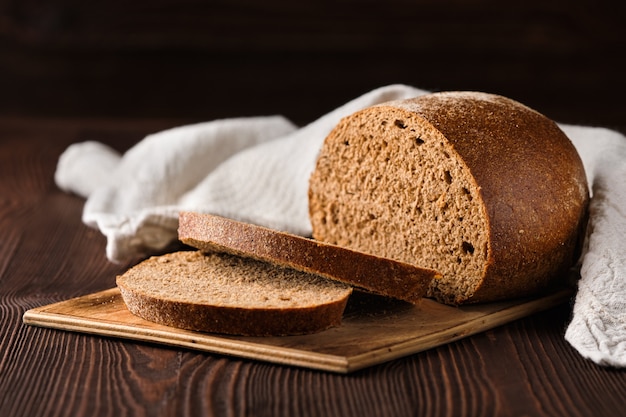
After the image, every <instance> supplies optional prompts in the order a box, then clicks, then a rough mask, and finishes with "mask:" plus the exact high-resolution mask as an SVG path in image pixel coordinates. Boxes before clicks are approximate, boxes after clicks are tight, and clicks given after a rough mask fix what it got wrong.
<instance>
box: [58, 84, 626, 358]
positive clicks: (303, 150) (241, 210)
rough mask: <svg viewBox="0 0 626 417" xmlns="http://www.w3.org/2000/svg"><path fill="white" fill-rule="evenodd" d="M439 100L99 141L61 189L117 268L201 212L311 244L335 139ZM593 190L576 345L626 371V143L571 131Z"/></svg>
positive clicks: (63, 173)
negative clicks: (356, 119) (362, 116)
mask: <svg viewBox="0 0 626 417" xmlns="http://www.w3.org/2000/svg"><path fill="white" fill-rule="evenodd" d="M425 93H427V92H426V91H424V90H420V89H417V88H414V87H411V86H406V85H390V86H386V87H381V88H378V89H375V90H373V91H370V92H369V93H366V94H364V95H362V96H360V97H358V98H356V99H354V100H352V101H350V102H348V103H346V104H344V105H343V106H341V107H339V108H337V109H335V110H333V111H331V112H329V113H327V114H326V115H324V116H322V117H320V118H319V119H318V120H316V121H314V122H312V123H310V124H309V125H307V126H304V127H301V128H298V127H297V126H295V125H294V124H292V123H291V122H290V121H289V120H287V119H285V118H284V117H281V116H267V117H251V118H233V119H224V120H215V121H211V122H206V123H199V124H195V125H187V126H181V127H176V128H173V129H170V130H166V131H162V132H159V133H156V134H153V135H149V136H147V137H146V138H144V139H143V140H142V141H140V142H139V143H138V144H137V145H135V146H134V147H133V148H131V149H130V150H128V151H127V152H126V153H124V155H120V154H118V153H117V152H116V151H114V150H112V149H110V148H108V147H106V146H105V145H102V144H100V143H97V142H85V143H78V144H74V145H72V146H70V147H69V148H68V149H67V150H66V151H65V153H63V154H62V155H61V157H60V159H59V163H58V166H57V171H56V173H55V180H56V183H57V185H58V186H59V187H60V188H61V189H63V190H65V191H67V192H73V193H76V194H78V195H80V196H82V197H85V198H87V201H86V204H85V207H84V210H83V222H84V223H85V224H87V225H89V226H91V227H94V228H97V229H99V230H100V231H101V232H102V233H103V234H104V235H105V236H106V237H107V247H106V254H107V257H108V258H109V259H110V260H111V261H113V262H122V261H128V260H130V259H133V258H135V257H138V256H145V255H148V254H151V253H156V252H159V251H162V250H163V249H165V248H166V247H167V246H168V245H169V244H171V243H172V242H174V241H175V240H176V239H177V227H178V213H179V212H180V211H181V210H193V211H199V212H206V213H213V214H218V215H222V216H226V217H230V218H234V219H237V220H240V221H247V222H251V223H255V224H259V225H263V226H266V227H270V228H273V229H278V230H282V231H286V232H290V233H294V234H299V235H303V236H309V235H310V234H311V225H310V222H309V215H308V197H307V193H308V180H309V176H310V174H311V173H312V171H313V169H314V167H315V162H316V159H317V154H318V151H319V149H320V148H321V146H322V143H323V141H324V138H325V137H326V135H327V134H328V133H329V132H330V130H331V129H332V128H333V127H334V126H335V125H336V124H337V123H338V121H339V120H340V119H341V118H342V117H344V116H347V115H349V114H351V113H353V112H355V111H357V110H359V109H362V108H365V107H368V106H371V105H374V104H378V103H381V102H385V101H390V100H396V99H404V98H410V97H417V96H419V95H422V94H425ZM561 128H562V129H563V130H564V131H565V132H566V134H567V135H568V136H569V137H570V139H571V140H572V142H573V143H574V145H575V146H576V148H577V149H578V151H579V153H580V155H581V157H582V159H583V163H584V164H585V168H586V171H587V175H588V177H589V183H590V184H592V185H593V187H592V192H593V198H592V203H591V212H590V215H591V220H590V224H591V227H590V229H589V233H588V237H587V244H586V248H585V252H584V254H583V256H582V258H581V262H582V267H581V279H580V281H579V290H578V293H577V296H576V301H575V305H574V309H573V318H572V321H571V323H570V324H569V326H568V328H567V332H566V339H567V340H568V342H569V343H570V344H571V345H572V346H574V347H575V348H576V349H577V350H578V351H579V352H580V353H581V355H583V356H584V357H587V358H590V359H591V360H593V361H595V362H596V363H599V364H603V365H613V366H626V318H625V316H624V311H625V309H624V307H625V305H624V304H625V300H626V277H625V276H624V274H625V273H626V259H624V256H623V255H624V251H623V250H622V249H621V247H622V245H621V244H620V241H619V240H620V236H625V235H626V209H624V208H623V207H626V182H625V181H623V178H626V156H625V155H626V138H624V136H622V135H620V134H619V133H617V132H614V131H611V130H607V129H602V128H592V127H582V126H571V125H561Z"/></svg>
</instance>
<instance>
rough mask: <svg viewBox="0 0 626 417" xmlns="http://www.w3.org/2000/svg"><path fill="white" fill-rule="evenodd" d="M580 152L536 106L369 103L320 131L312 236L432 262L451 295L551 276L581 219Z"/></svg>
mask: <svg viewBox="0 0 626 417" xmlns="http://www.w3.org/2000/svg"><path fill="white" fill-rule="evenodd" d="M588 198H589V197H588V188H587V183H586V177H585V172H584V169H583V165H582V162H581V160H580V158H579V156H578V154H577V152H576V150H575V148H574V147H573V145H572V144H571V142H570V141H569V139H568V138H567V137H566V136H565V134H564V133H563V132H562V131H561V130H560V129H559V128H558V126H557V125H556V124H555V123H554V122H553V121H551V120H549V119H548V118H546V117H545V116H543V115H541V114H539V113H537V112H536V111H534V110H532V109H530V108H528V107H526V106H524V105H522V104H520V103H518V102H515V101H513V100H510V99H507V98H504V97H501V96H497V95H492V94H486V93H475V92H444V93H435V94H429V95H425V96H422V97H419V98H416V99H410V100H404V101H394V102H389V103H384V104H381V105H377V106H373V107H370V108H367V109H364V110H362V111H359V112H356V113H355V114H353V115H350V116H348V117H346V118H344V119H343V120H342V121H341V122H340V123H339V124H338V125H337V126H336V127H335V129H334V130H333V131H332V132H331V133H330V134H329V135H328V137H327V138H326V140H325V142H324V145H323V147H322V149H321V152H320V154H319V157H318V161H317V165H316V168H315V171H314V172H313V174H312V176H311V178H310V183H309V209H310V218H311V223H312V227H313V237H314V238H315V239H318V240H320V241H325V242H329V243H332V244H335V245H340V246H345V247H348V248H353V249H355V250H359V251H363V252H366V253H371V254H375V255H378V256H382V257H387V258H392V259H397V260H399V261H402V262H407V263H413V264H417V265H420V266H423V267H428V268H432V269H436V270H438V271H440V272H441V273H442V274H443V278H442V279H439V280H434V281H433V282H432V285H431V287H430V289H429V296H431V297H434V298H436V299H438V300H439V301H442V302H445V303H450V304H458V303H465V302H479V301H492V300H498V299H504V298H512V297H519V296H524V295H528V294H532V293H534V292H537V291H539V290H541V289H543V288H545V287H547V286H549V285H552V284H554V282H555V280H558V278H559V277H560V276H562V275H563V272H564V271H565V270H567V268H568V267H570V266H571V265H572V264H573V263H574V262H575V258H576V255H577V251H578V245H579V243H580V242H579V238H580V237H581V234H582V233H581V232H582V230H583V229H584V227H585V219H586V208H587V204H588Z"/></svg>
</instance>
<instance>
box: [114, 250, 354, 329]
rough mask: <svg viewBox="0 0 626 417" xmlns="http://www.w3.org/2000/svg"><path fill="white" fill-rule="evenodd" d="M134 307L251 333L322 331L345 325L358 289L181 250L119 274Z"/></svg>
mask: <svg viewBox="0 0 626 417" xmlns="http://www.w3.org/2000/svg"><path fill="white" fill-rule="evenodd" d="M117 286H118V288H119V289H120V292H121V294H122V298H123V300H124V302H125V304H126V305H127V307H128V309H129V310H130V311H131V312H132V313H133V314H135V315H137V316H139V317H142V318H144V319H146V320H149V321H152V322H156V323H160V324H164V325H168V326H172V327H177V328H182V329H189V330H196V331H203V332H212V333H224V334H233V335H245V336H281V335H295V334H308V333H315V332H319V331H322V330H324V329H327V328H329V327H333V326H337V325H339V324H340V323H341V318H342V315H343V311H344V309H345V306H346V303H347V301H348V298H349V296H350V294H351V292H352V289H351V288H350V287H349V286H347V285H344V284H341V283H337V282H333V281H330V280H326V279H324V278H322V277H319V276H315V275H312V274H306V273H302V272H299V271H295V270H293V269H288V268H280V267H276V266H273V265H271V264H268V263H266V262H258V261H255V260H253V259H246V258H241V257H238V256H232V255H229V254H225V253H219V254H218V253H213V254H203V253H201V252H200V251H180V252H174V253H170V254H166V255H161V256H154V257H152V258H149V259H147V260H145V261H143V262H141V263H139V264H137V265H135V266H134V267H132V268H130V269H129V270H128V271H126V272H125V273H124V274H122V275H120V276H118V277H117Z"/></svg>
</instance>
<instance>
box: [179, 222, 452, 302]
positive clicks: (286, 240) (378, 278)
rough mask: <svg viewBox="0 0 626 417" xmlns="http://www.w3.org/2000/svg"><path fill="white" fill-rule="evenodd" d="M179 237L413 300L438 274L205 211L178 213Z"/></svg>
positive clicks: (199, 245) (202, 247) (196, 244)
mask: <svg viewBox="0 0 626 417" xmlns="http://www.w3.org/2000/svg"><path fill="white" fill-rule="evenodd" d="M178 236H179V239H180V240H181V241H182V242H183V243H185V244H187V245H190V246H193V247H195V248H198V249H200V250H203V251H210V252H213V251H218V252H228V253H232V254H236V255H239V256H246V257H251V258H254V259H259V260H262V261H266V262H270V263H273V264H277V265H281V266H283V267H289V268H293V269H296V270H299V271H303V272H308V273H314V274H317V275H321V276H323V277H325V278H328V279H332V280H336V281H340V282H344V283H347V284H350V285H352V286H355V287H358V288H360V289H363V290H366V291H369V292H373V293H376V294H379V295H383V296H387V297H392V298H396V299H400V300H404V301H408V302H410V303H413V304H418V303H419V302H420V301H421V299H422V298H423V297H424V296H425V295H426V292H427V291H428V288H429V285H430V283H431V281H432V280H433V279H436V278H437V277H438V276H440V274H439V273H438V272H437V271H434V270H432V269H428V268H419V267H416V266H415V265H410V264H407V263H403V262H398V261H394V260H391V259H383V258H380V257H378V256H374V255H370V254H366V253H361V252H356V251H353V250H350V249H347V248H343V247H339V246H336V245H330V244H327V243H324V242H320V241H315V240H312V239H308V238H305V237H301V236H296V235H292V234H289V233H285V232H280V231H276V230H271V229H268V228H265V227H261V226H257V225H253V224H250V223H244V222H239V221H236V220H233V219H229V218H225V217H221V216H215V215H211V214H206V213H197V212H181V213H180V215H179V227H178Z"/></svg>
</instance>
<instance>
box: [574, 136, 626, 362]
mask: <svg viewBox="0 0 626 417" xmlns="http://www.w3.org/2000/svg"><path fill="white" fill-rule="evenodd" d="M563 131H564V132H565V133H566V134H567V135H568V136H569V137H570V138H571V139H572V141H573V143H574V145H575V146H576V148H577V149H578V152H579V154H580V155H581V157H582V159H583V163H584V164H585V170H586V172H587V176H588V178H589V184H591V185H592V187H591V194H592V198H591V203H590V207H589V226H588V231H587V239H586V244H585V249H584V252H583V255H582V258H581V261H582V266H581V271H580V274H581V278H580V280H579V281H578V291H577V293H576V299H575V302H574V309H573V314H572V320H571V322H570V324H569V326H568V327H567V330H566V332H565V339H566V340H567V341H568V342H569V343H570V344H571V345H572V346H573V347H574V348H576V350H578V352H580V354H581V355H583V356H584V357H586V358H589V359H591V360H593V361H594V362H596V363H598V364H601V365H608V366H615V367H625V366H626V250H625V249H624V239H625V238H626V138H624V136H622V135H621V134H619V133H617V132H613V131H610V130H606V129H600V128H585V127H580V126H563Z"/></svg>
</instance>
